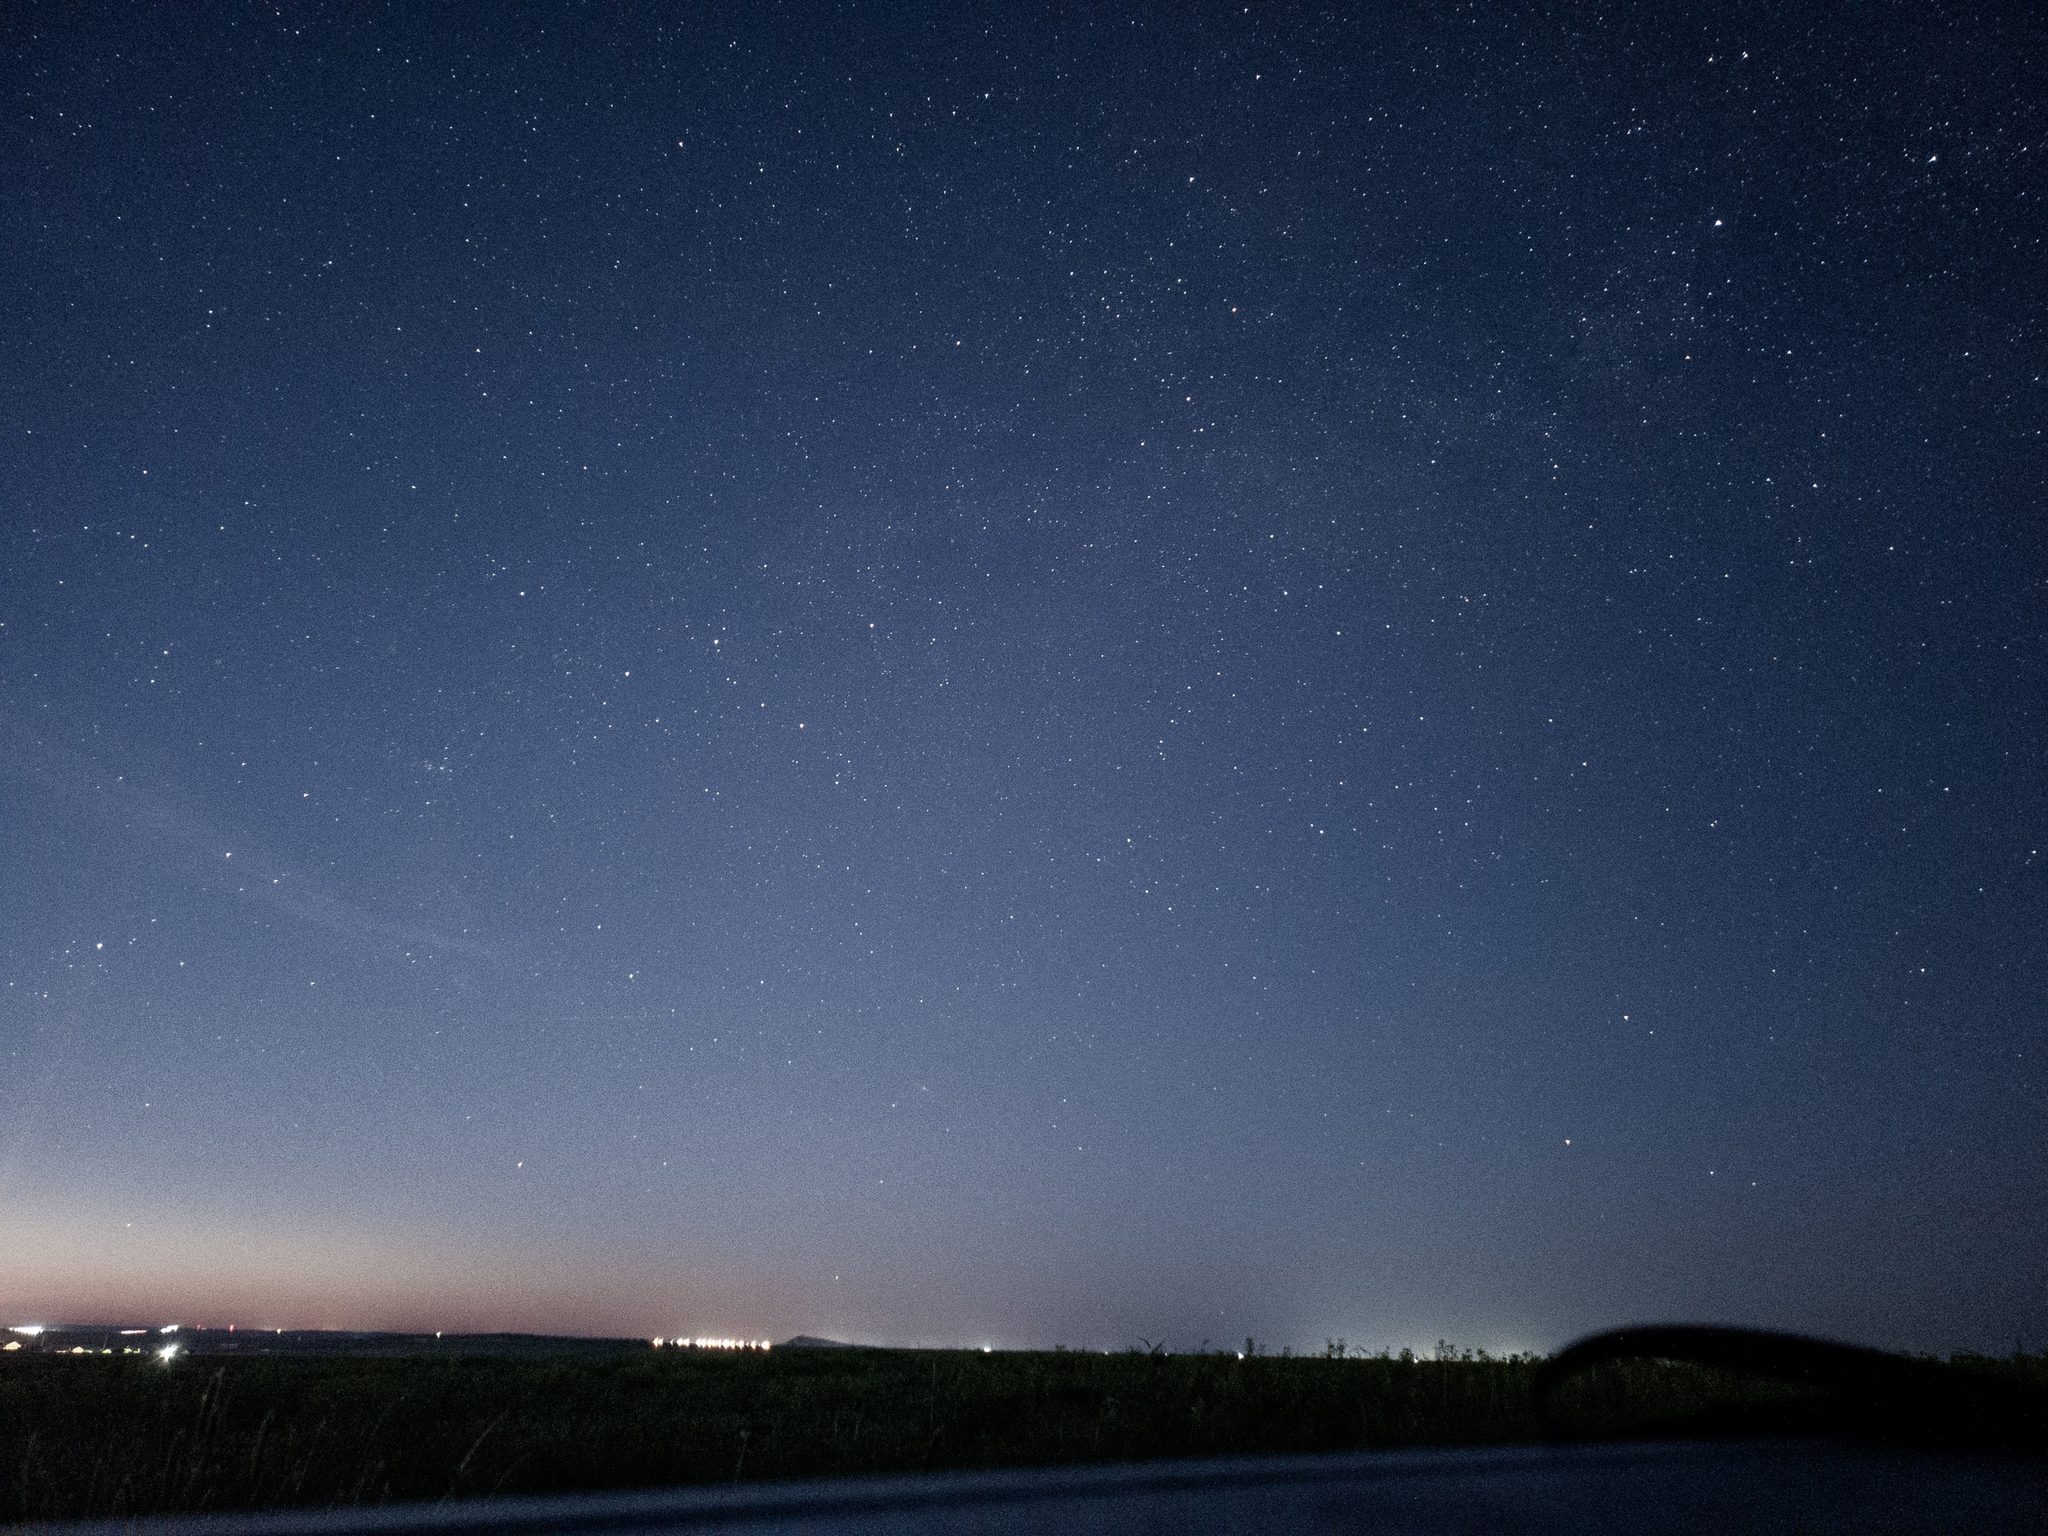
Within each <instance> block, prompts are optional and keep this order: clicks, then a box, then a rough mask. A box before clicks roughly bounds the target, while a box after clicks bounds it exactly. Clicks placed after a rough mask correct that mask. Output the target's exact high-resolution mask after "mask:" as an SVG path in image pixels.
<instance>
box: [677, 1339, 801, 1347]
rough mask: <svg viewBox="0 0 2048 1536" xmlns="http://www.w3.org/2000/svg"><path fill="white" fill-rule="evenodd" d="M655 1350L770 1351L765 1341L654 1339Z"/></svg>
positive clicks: (770, 1345)
mask: <svg viewBox="0 0 2048 1536" xmlns="http://www.w3.org/2000/svg"><path fill="white" fill-rule="evenodd" d="M654 1347H655V1348H656V1349H662V1348H673V1349H772V1348H774V1346H773V1345H772V1344H770V1343H769V1342H768V1341H767V1340H766V1339H656V1340H655V1341H654Z"/></svg>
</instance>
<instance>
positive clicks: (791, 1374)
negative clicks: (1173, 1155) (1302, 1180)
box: [0, 1350, 1738, 1520]
mask: <svg viewBox="0 0 2048 1536" xmlns="http://www.w3.org/2000/svg"><path fill="white" fill-rule="evenodd" d="M1534 1368H1535V1362H1534V1361H1533V1360H1530V1359H1509V1360H1500V1359H1488V1358H1486V1357H1484V1356H1479V1355H1462V1356H1453V1357H1451V1358H1439V1359H1434V1360H1429V1359H1412V1358H1391V1359H1390V1358H1386V1357H1379V1358H1366V1359H1358V1358H1335V1357H1325V1358H1300V1359H1276V1358H1272V1357H1256V1358H1251V1359H1238V1358H1236V1357H1235V1356H1232V1355H1179V1356H1166V1355H1160V1354H1140V1353H1135V1352H1134V1353H1130V1354H1122V1355H1110V1356H1104V1355H1089V1354H1080V1353H1063V1352H1055V1353H1011V1354H981V1353H978V1352H977V1353H972V1354H969V1353H951V1352H907V1351H905V1352H898V1351H858V1352H855V1351H846V1352H840V1351H787V1352H782V1351H778V1352H775V1353H771V1354H760V1355H744V1356H727V1355H719V1354H713V1353H710V1352H691V1351H675V1350H670V1351H662V1352H660V1353H656V1352H654V1351H648V1352H647V1353H645V1354H641V1355H627V1356H620V1357H616V1358H613V1359H608V1360H596V1361H592V1360H577V1361H515V1360H504V1359H491V1358H466V1359H426V1360H402V1359H401V1360H389V1359H386V1360H366V1359H263V1358H238V1359H228V1360H209V1359H207V1358H205V1357H187V1358H185V1359H182V1360H178V1361H176V1362H173V1363H172V1364H171V1365H169V1366H168V1367H166V1366H163V1365H159V1364H156V1363H155V1362H152V1361H148V1360H145V1359H139V1358H134V1357H128V1358H122V1357H97V1356H92V1357H69V1356H54V1357H53V1356H24V1357H17V1358H12V1359H8V1360H5V1361H4V1362H0V1519H7V1520H47V1519H68V1518H77V1517H83V1516H114V1517H129V1516H137V1515H149V1514H161V1513H171V1512H192V1511H225V1510H246V1509H258V1508H276V1507H284V1506H306V1505H312V1506H325V1505H352V1504H363V1503H375V1502H382V1501H388V1500H435V1499H460V1498H472V1497H478V1496H485V1495H490V1494H515V1493H562V1492H572V1491H579V1490H597V1489H611V1488H633V1487H652V1486H669V1485H680V1484H705V1483H732V1482H739V1481H746V1482H753V1481H756V1480H770V1479H782V1478H803V1477H829V1476H843V1475H852V1474H861V1473H883V1472H915V1471H923V1470H929V1469H939V1468H967V1467H997V1466H1045V1465H1059V1464H1072V1463H1081V1462H1104V1461H1125V1460H1143V1459H1151V1458H1160V1457H1180V1456H1214V1455H1235V1454H1258V1453H1284V1452H1304V1451H1333V1450H1347V1449H1362V1448H1369V1447H1392V1446H1422V1445H1476V1444H1487V1443H1501V1442H1509V1441H1518V1440H1529V1439H1534V1438H1536V1437H1537V1436H1538V1435H1539V1433H1540V1426H1539V1425H1538V1424H1537V1423H1536V1420H1535V1417H1534V1414H1533V1411H1532V1408H1531V1403H1530V1390H1529V1389H1530V1378H1531V1375H1532V1373H1533V1371H1534ZM1630 1373H1633V1374H1630ZM1574 1390H1575V1392H1576V1393H1577V1396H1576V1397H1575V1398H1573V1399H1572V1404H1570V1405H1568V1406H1570V1407H1571V1408H1572V1411H1573V1412H1575V1413H1578V1414H1580V1415H1583V1416H1588V1417H1590V1419H1591V1420H1593V1421H1596V1422H1600V1423H1607V1424H1609V1426H1610V1427H1611V1426H1612V1425H1613V1424H1616V1423H1619V1422H1620V1420H1621V1419H1622V1418H1623V1417H1624V1416H1625V1413H1624V1410H1625V1409H1627V1407H1628V1405H1629V1404H1631V1403H1633V1404H1634V1405H1635V1407H1636V1411H1640V1408H1641V1403H1642V1400H1643V1398H1644V1396H1645V1394H1646V1393H1647V1394H1649V1395H1650V1396H1651V1397H1653V1398H1655V1399H1656V1400H1657V1405H1658V1406H1661V1407H1664V1408H1666V1409H1675V1410H1678V1411H1681V1412H1682V1411H1686V1410H1689V1409H1690V1408H1692V1407H1694V1406H1696V1405H1697V1404H1698V1403H1700V1402H1704V1401H1707V1400H1709V1399H1711V1398H1712V1397H1714V1395H1715V1394H1721V1395H1723V1396H1724V1397H1725V1395H1726V1394H1727V1393H1729V1392H1730V1391H1735V1390H1738V1389H1737V1388H1735V1387H1734V1386H1732V1385H1731V1384H1730V1383H1728V1382H1727V1381H1725V1380H1717V1379H1715V1373H1709V1372H1700V1371H1697V1370H1692V1369H1689V1368H1685V1367H1675V1366H1664V1365H1657V1364H1655V1363H1641V1362H1632V1363H1628V1364H1625V1365H1622V1366H1618V1367H1615V1368H1612V1369H1604V1370H1603V1371H1601V1372H1596V1373H1593V1374H1592V1375H1591V1376H1589V1378H1588V1379H1587V1380H1586V1381H1585V1382H1583V1383H1580V1384H1578V1385H1577V1386H1576V1387H1575V1389H1574Z"/></svg>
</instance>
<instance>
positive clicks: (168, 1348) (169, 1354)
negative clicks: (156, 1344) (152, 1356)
mask: <svg viewBox="0 0 2048 1536" xmlns="http://www.w3.org/2000/svg"><path fill="white" fill-rule="evenodd" d="M177 1356H178V1346H177V1345H175V1344H166V1345H165V1346H164V1347H163V1348H162V1349H160V1350H158V1351H157V1352H156V1357H157V1359H159V1360H161V1361H162V1362H163V1363H164V1364H165V1365H169V1364H170V1363H171V1362H172V1361H173V1360H175V1359H176V1358H177Z"/></svg>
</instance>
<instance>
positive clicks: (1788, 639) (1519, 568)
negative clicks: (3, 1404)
mask: <svg viewBox="0 0 2048 1536" xmlns="http://www.w3.org/2000/svg"><path fill="white" fill-rule="evenodd" d="M1349 9H1350V11H1351V13H1352V14H1349V15H1346V14H1341V13H1339V14H1328V15H1318V14H1315V13H1313V12H1312V11H1310V10H1308V9H1305V8H1299V7H1284V8H1283V7H1276V6H1269V5H1254V6H1252V7H1250V8H1240V7H1236V6H1228V7H1216V8H1204V7H1195V8H1190V7H1183V6H1179V5H1176V6H1171V7H1158V8H1153V7H1139V8H1132V7H1120V6H1114V5H1111V6H1102V7H1093V6H1072V5H1063V6H1054V7H1050V8H1043V9H1035V8H1032V7H1029V6H1008V5H993V4H987V5H954V6H943V7H939V6H934V7H930V8H925V9H915V8H912V7H908V6H900V5H894V4H889V5H873V6H851V5H847V6H825V5H819V6H791V7H783V8H777V7H773V6H769V5H765V4H762V5H747V6H739V7H733V8H728V9H723V10H721V9H719V8H716V7H709V6H706V7H678V8H676V9H675V10H674V12H673V13H671V12H669V11H668V10H667V9H665V8H648V9H644V10H642V9H634V8H629V7H611V6H605V7H597V6H592V7H580V6H570V7H555V8H540V7H514V6H487V7H479V8H475V9H471V10H463V9H461V8H447V7H432V8H417V7H376V6H369V7H362V6H346V7H344V6H329V7H310V6H308V7H293V6H287V7H285V8H283V9H282V10H273V9H264V8H254V7H250V8H236V7H231V6H217V7H209V8H205V9H203V10H194V9H190V8H175V9H167V10H153V9H143V8H135V9H128V8H115V9H110V10H105V11H95V10H90V9H88V8H85V7H79V6H72V5H60V4H52V5H41V6H38V5H29V6H15V7H10V8H9V9H8V10H7V12H6V14H5V17H4V20H0V56H4V58H5V60H6V65H5V76H4V78H5V81H6V85H7V90H8V110H7V112H6V114H5V118H4V126H0V166H4V167H5V168H6V169H5V191H4V193H0V305H4V311H0V402H4V404H0V429H4V444H5V447H4V452H0V533H4V538H0V938H4V942H0V1306H4V1308H5V1310H6V1311H7V1312H8V1313H9V1314H10V1315H8V1316H5V1317H0V1322H5V1323H17V1322H28V1321H40V1322H57V1321H60V1320H88V1319H99V1318H114V1317H119V1318H124V1319H138V1320H145V1321H159V1320H160V1321H166V1322H168V1321H182V1322H185V1323H188V1324H193V1323H199V1324H207V1325H226V1324H228V1323H235V1324H238V1325H239V1326H243V1327H254V1326H269V1327H281V1326H299V1327H321V1326H329V1327H398V1328H447V1329H461V1328H472V1329H474V1328H520V1329H535V1330H543V1331H552V1332H582V1333H611V1332H622V1333H629V1334H631V1333H638V1334H646V1335H651V1334H655V1333H663V1334H676V1333H681V1334H719V1335H727V1334H738V1335H746V1336H752V1337H768V1338H776V1339H780V1338H784V1337H787V1336H788V1335H790V1334H794V1333H799V1332H805V1333H813V1334H823V1335H828V1336H833V1337H839V1338H846V1339H855V1340H865V1341H874V1342H894V1343H925V1344H946V1345H969V1346H979V1345H982V1344H992V1345H995V1346H997V1347H1026V1346H1031V1347H1050V1346H1052V1345H1054V1344H1066V1345H1069V1346H1076V1347H1079V1346H1088V1347H1098V1348H1110V1347H1124V1346H1127V1345H1130V1344H1133V1343H1135V1342H1137V1341H1138V1340H1140V1339H1144V1340H1147V1341H1158V1340H1162V1339H1163V1340H1166V1341H1167V1342H1168V1343H1169V1344H1170V1345H1171V1346H1172V1347H1174V1348H1176V1349H1182V1348H1194V1347H1198V1346H1199V1345H1200V1344H1201V1343H1202V1342H1203V1341H1204V1340H1210V1341H1213V1343H1214V1344H1216V1345H1219V1346H1220V1345H1223V1344H1226V1343H1228V1344H1230V1345H1231V1346H1233V1347H1238V1346H1241V1344H1242V1341H1243V1340H1244V1338H1245V1337H1246V1336H1247V1335H1250V1336H1254V1337H1256V1338H1258V1339H1259V1340H1260V1341H1261V1342H1262V1344H1270V1345H1271V1346H1272V1347H1274V1348H1276V1349H1277V1348H1278V1347H1279V1346H1280V1345H1283V1344H1287V1345H1292V1346H1293V1347H1295V1348H1297V1349H1301V1348H1312V1349H1320V1348H1322V1347H1323V1344H1324V1341H1325V1340H1326V1339H1332V1338H1343V1339H1345V1340H1347V1341H1348V1342H1349V1343H1350V1344H1351V1345H1352V1346H1353V1347H1358V1346H1363V1347H1365V1348H1368V1349H1372V1350H1377V1349H1379V1348H1382V1347H1387V1346H1391V1347H1393V1348H1396V1349H1398V1348H1400V1347H1402V1346H1403V1345H1415V1346H1418V1347H1426V1346H1429V1345H1433V1344H1434V1343H1435V1341H1436V1340H1438V1339H1439V1338H1448V1339H1450V1340H1452V1341H1453V1342H1455V1343H1459V1344H1464V1345H1471V1346H1485V1347H1488V1348H1493V1349H1517V1348H1541V1349H1550V1348H1554V1347H1556V1346H1557V1345H1559V1344H1561V1343H1563V1342H1564V1341H1566V1340H1567V1339H1569V1338H1570V1337H1572V1336H1573V1335H1575V1334H1576V1333H1579V1332H1582V1331H1585V1330H1589V1329H1593V1328H1597V1327H1604V1326H1611V1325H1617V1324H1621V1323H1624V1322H1629V1321H1639V1320H1645V1319H1670V1320H1693V1321H1721V1322H1737V1323H1750V1324H1756V1325H1762V1326H1772V1327H1788V1328H1798V1329H1805V1330H1811V1331H1816V1332H1820V1333H1824V1334H1829V1335H1833V1336H1837V1337H1844V1338H1851V1339H1855V1340H1859V1341H1863V1342H1868V1343H1874V1344H1880V1345H1887V1346H1894V1347H1908V1348H1919V1349H1932V1350H1942V1351H1946V1350H1951V1349H1965V1348H1978V1349H1996V1350H1998V1351H2000V1352H2004V1351H2005V1350H2009V1349H2011V1348H2012V1347H2013V1346H2014V1344H2015V1343H2016V1342H2019V1341H2022V1340H2024V1341H2025V1342H2026V1343H2027V1345H2028V1347H2030V1348H2039V1347H2040V1345H2041V1342H2042V1340H2043V1339H2044V1337H2048V1134H2044V1130H2048V1114H2044V1086H2048V1081H2044V1073H2043V1066H2044V1056H2043V1052H2044V1050H2048V1041H2044V1039H2043V1035H2044V1029H2043V1024H2044V1013H2048V1009H2044V1004H2048V966H2044V958H2048V956H2044V944H2043V934H2044V933H2048V888H2044V880H2043V874H2044V866H2048V841H2044V839H2048V826H2044V816H2043V812H2044V806H2048V795H2044V779H2043V757H2044V751H2043V749H2044V745H2048V743H2044V731H2043V704H2044V699H2048V692H2044V687H2043V662H2044V651H2048V625H2044V604H2043V597H2044V589H2043V581H2044V574H2048V520H2044V516H2043V504H2044V498H2043V478H2044V477H2043V468H2044V441H2043V424H2044V406H2048V391H2044V386H2043V382H2042V373H2043V367H2042V364H2043V359H2044V356H2048V327H2044V318H2048V266H2044V257H2048V247H2044V242H2043V229H2044V220H2043V209H2042V196H2043V192H2044V177H2043V174H2042V170H2043V160H2044V157H2048V93H2044V92H2043V91H2041V89H2040V82H2041V80H2042V79H2043V78H2044V72H2043V68H2044V64H2048V22H2044V20H2043V18H2042V16H2041V14H2040V13H2039V12H2038V11H2035V12H2029V11H2028V9H2027V8H2025V7H2003V8H2001V7H1986V8H1984V9H1983V10H1981V11H1971V10H1967V9H1957V10H1952V11H1948V12H1945V13H1942V12H1937V11H1936V10H1935V9H1934V8H1932V7H1926V6H1920V5H1897V6H1883V5H1879V6H1867V7H1866V6H1858V7H1852V8H1847V9H1842V8H1826V9H1824V8H1822V7H1819V6H1812V7H1803V6H1797V5H1788V6H1752V7H1747V8H1733V7H1731V8H1727V9H1726V10H1717V11H1713V12H1689V11H1686V10H1683V9H1682V8H1674V7H1665V6H1645V7H1641V8H1639V9H1638V10H1636V11H1633V12H1627V11H1622V12H1614V13H1611V14H1607V15H1605V16H1602V15H1599V14H1596V13H1595V12H1594V11H1593V10H1591V9H1590V8H1584V7H1569V6H1568V7H1561V8H1552V7H1535V8H1530V9H1527V10H1514V9H1511V8H1509V7H1504V6H1477V7H1471V6H1461V7H1450V6H1439V7H1430V8H1425V7H1415V6H1389V7H1386V8H1384V9H1383V10H1382V11H1379V12H1377V13H1375V12H1373V11H1371V10H1369V9H1368V8H1367V7H1363V6H1359V7H1352V8H1349ZM429 12H431V13H429ZM15 1314H18V1315H15Z"/></svg>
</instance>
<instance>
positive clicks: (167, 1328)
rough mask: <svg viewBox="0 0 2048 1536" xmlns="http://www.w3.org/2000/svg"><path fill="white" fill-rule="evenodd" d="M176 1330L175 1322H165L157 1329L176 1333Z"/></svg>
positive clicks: (160, 1331)
mask: <svg viewBox="0 0 2048 1536" xmlns="http://www.w3.org/2000/svg"><path fill="white" fill-rule="evenodd" d="M177 1331H178V1325H177V1324H176V1323H166V1324H164V1326H163V1327H161V1328H159V1329H157V1332H158V1333H176V1332H177Z"/></svg>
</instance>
